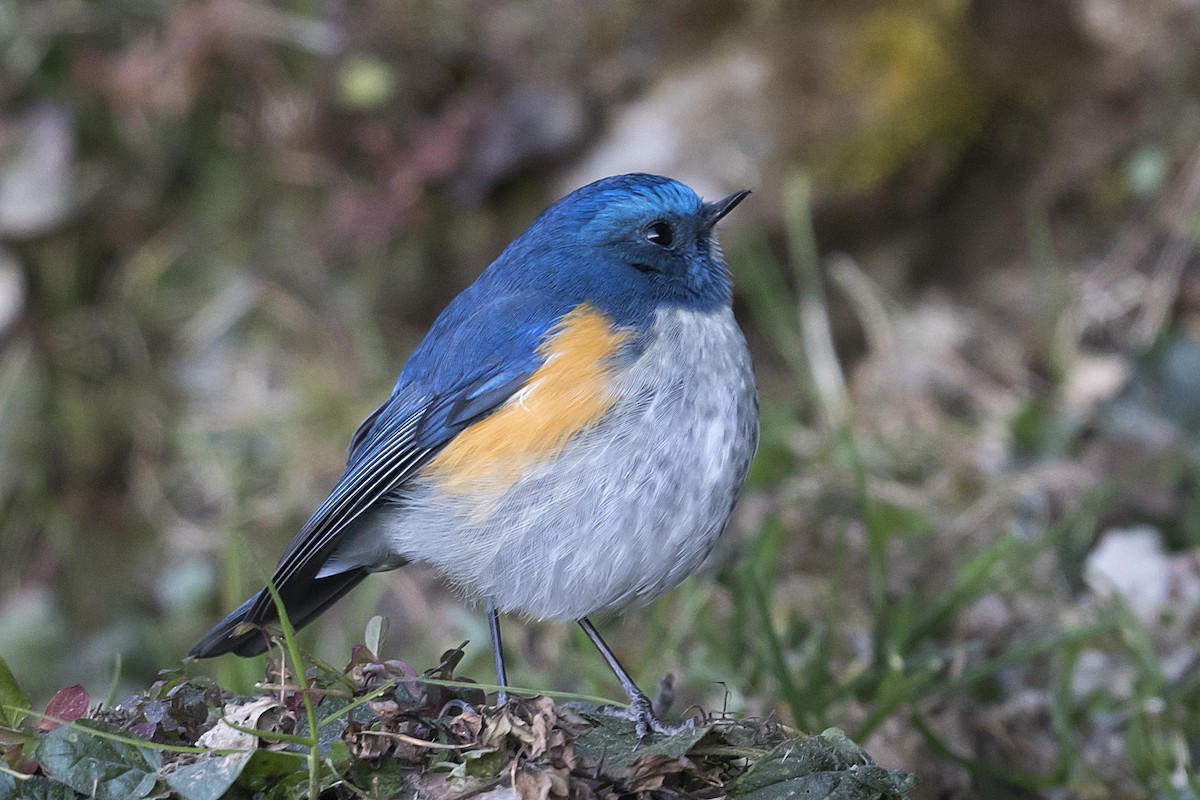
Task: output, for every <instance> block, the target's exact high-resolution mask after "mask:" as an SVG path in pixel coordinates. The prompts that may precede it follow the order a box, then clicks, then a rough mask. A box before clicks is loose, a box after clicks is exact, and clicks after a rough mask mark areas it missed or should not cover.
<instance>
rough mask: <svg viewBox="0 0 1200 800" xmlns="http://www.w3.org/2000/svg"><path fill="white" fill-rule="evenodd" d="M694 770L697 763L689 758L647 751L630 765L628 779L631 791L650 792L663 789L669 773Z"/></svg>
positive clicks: (674, 773)
mask: <svg viewBox="0 0 1200 800" xmlns="http://www.w3.org/2000/svg"><path fill="white" fill-rule="evenodd" d="M694 771H695V765H693V764H692V762H691V761H690V760H688V759H687V758H682V757H675V756H667V755H655V754H650V753H647V754H646V755H642V756H638V757H637V758H636V759H635V760H634V762H633V763H632V764H630V765H629V769H628V771H627V772H626V780H627V781H628V783H629V790H630V791H631V792H649V791H653V790H654V789H661V788H662V785H663V783H665V782H666V780H667V776H669V775H678V774H679V773H681V772H694Z"/></svg>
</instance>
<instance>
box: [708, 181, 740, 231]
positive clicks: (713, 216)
mask: <svg viewBox="0 0 1200 800" xmlns="http://www.w3.org/2000/svg"><path fill="white" fill-rule="evenodd" d="M748 194H750V190H749V189H743V190H742V191H740V192H734V193H733V194H731V195H729V197H726V198H725V199H724V200H718V201H716V202H715V203H705V204H704V207H703V211H702V212H701V214H702V215H703V217H704V227H705V228H711V227H712V226H713V225H716V224H717V222H718V221H719V220H720V219H721V218H722V217H724V216H725V215H726V214H728V213H729V212H730V211H733V209H734V208H735V207H736V206H737V204H738V203H740V202H742V201H743V200H745V199H746V196H747V195H748Z"/></svg>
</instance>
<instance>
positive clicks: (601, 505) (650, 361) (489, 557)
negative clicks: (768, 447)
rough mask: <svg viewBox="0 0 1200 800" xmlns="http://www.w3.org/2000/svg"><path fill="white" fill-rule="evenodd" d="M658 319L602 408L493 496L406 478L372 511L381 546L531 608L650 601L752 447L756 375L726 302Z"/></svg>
mask: <svg viewBox="0 0 1200 800" xmlns="http://www.w3.org/2000/svg"><path fill="white" fill-rule="evenodd" d="M657 327H658V329H659V335H658V337H657V339H656V341H655V343H654V344H652V345H651V346H650V348H649V349H648V350H647V351H646V352H645V354H644V355H643V356H642V357H641V358H640V359H639V360H638V361H637V363H636V364H635V365H634V366H633V367H632V368H631V369H630V370H629V371H628V372H627V373H626V374H624V375H623V376H622V377H621V379H620V382H619V383H618V389H617V402H616V404H615V406H614V408H613V410H612V411H610V412H609V414H608V415H607V416H606V417H605V419H604V420H603V421H602V422H601V423H600V424H599V425H597V426H596V427H595V428H592V429H590V430H588V431H587V432H585V433H582V434H580V435H578V436H576V437H575V438H574V439H573V440H572V441H571V442H569V443H568V445H567V447H566V448H565V449H564V451H563V453H562V455H561V456H560V457H559V458H557V459H555V460H554V461H553V462H552V463H543V464H540V465H538V466H537V467H535V468H533V469H531V470H530V471H528V472H527V473H525V474H524V475H523V476H522V477H521V478H519V479H518V481H517V482H516V483H515V484H514V485H513V487H512V488H511V489H510V490H509V491H508V492H506V493H505V494H504V495H503V496H501V497H500V499H498V500H486V499H481V498H479V497H472V496H469V495H467V496H462V495H460V496H447V495H445V494H443V493H442V492H440V491H439V490H437V489H436V487H434V486H432V485H426V486H423V485H421V484H419V483H417V484H415V485H410V486H409V487H407V489H406V491H405V493H404V496H403V497H402V498H398V501H397V502H396V503H395V504H394V505H393V506H392V507H391V508H390V509H388V510H387V511H385V512H384V513H383V514H381V515H379V517H380V518H377V519H378V522H380V523H383V524H382V525H381V527H383V528H384V530H385V531H386V536H387V539H388V540H389V541H390V545H391V550H392V552H393V553H395V554H396V555H397V556H400V557H402V558H404V559H409V560H412V561H420V562H424V563H427V564H431V565H433V566H434V567H436V568H437V569H438V570H439V571H440V572H442V573H443V574H444V575H445V576H446V577H447V578H448V579H449V580H450V581H451V582H452V583H453V584H455V585H456V586H458V587H459V588H461V589H462V590H463V591H464V593H466V594H467V595H469V596H471V597H473V598H477V599H486V600H489V601H491V602H494V603H495V604H496V606H497V607H498V608H500V609H501V610H503V611H510V612H517V613H520V614H523V615H525V616H528V617H531V618H535V619H560V620H564V619H578V618H580V617H584V616H587V615H589V614H594V613H599V612H603V611H611V610H616V609H619V608H621V607H623V606H627V605H630V604H635V603H645V602H649V601H650V600H653V599H654V598H656V597H658V596H659V595H661V594H662V593H664V592H666V591H667V590H669V589H671V588H673V587H674V586H676V585H677V584H678V583H679V582H680V581H682V580H683V579H684V578H686V577H687V576H688V575H690V574H691V573H692V572H694V571H695V570H696V569H697V568H698V567H699V566H700V563H701V562H702V561H703V560H704V558H705V556H706V555H707V554H708V552H709V551H710V550H711V548H712V546H713V544H714V543H715V541H716V539H717V537H718V536H719V535H720V533H721V530H722V529H723V528H724V526H725V523H726V522H727V520H728V518H729V514H730V511H731V510H732V508H733V504H734V501H735V500H736V498H737V495H738V492H739V491H740V490H741V487H742V483H743V481H744V480H745V476H746V470H747V469H748V467H749V463H750V459H751V458H752V457H753V454H754V449H755V447H756V445H757V433H758V418H757V405H756V396H755V387H754V379H753V373H752V372H751V369H750V362H749V356H748V355H747V353H746V347H745V342H744V340H743V338H742V335H741V332H740V331H739V330H738V329H737V327H736V324H735V323H734V322H733V317H732V314H731V313H730V312H728V311H727V310H725V311H723V312H718V314H716V315H713V316H711V317H706V318H700V317H697V316H696V315H694V314H689V313H688V312H680V311H672V312H661V313H660V317H659V320H658V323H657Z"/></svg>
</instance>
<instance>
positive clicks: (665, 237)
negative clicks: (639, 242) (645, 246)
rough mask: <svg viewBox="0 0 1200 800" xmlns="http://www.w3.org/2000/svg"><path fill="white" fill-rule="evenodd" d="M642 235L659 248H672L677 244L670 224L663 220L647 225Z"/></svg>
mask: <svg viewBox="0 0 1200 800" xmlns="http://www.w3.org/2000/svg"><path fill="white" fill-rule="evenodd" d="M642 235H643V236H645V237H646V241H647V242H649V243H650V244H656V245H658V246H659V247H670V246H671V245H672V244H674V243H675V231H673V230H671V225H670V223H667V222H663V221H662V220H661V219H660V220H658V221H657V222H651V223H650V224H649V225H647V226H646V229H645V230H644V231H642Z"/></svg>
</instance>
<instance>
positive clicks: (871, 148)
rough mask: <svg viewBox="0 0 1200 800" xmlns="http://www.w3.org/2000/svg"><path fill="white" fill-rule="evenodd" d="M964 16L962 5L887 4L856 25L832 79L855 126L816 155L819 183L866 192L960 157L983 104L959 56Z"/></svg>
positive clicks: (948, 1) (947, 0)
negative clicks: (912, 167)
mask: <svg viewBox="0 0 1200 800" xmlns="http://www.w3.org/2000/svg"><path fill="white" fill-rule="evenodd" d="M966 11H967V3H965V2H962V0H933V2H928V1H926V2H909V3H892V4H889V5H888V6H887V7H885V8H880V9H878V10H875V11H872V12H870V13H869V14H868V15H867V16H866V18H865V19H864V20H862V22H861V24H857V25H856V27H855V29H854V32H853V33H852V34H851V38H850V42H849V52H848V54H847V57H846V59H845V61H844V62H843V65H842V67H841V69H840V70H839V72H838V73H837V75H836V80H837V83H838V84H839V89H840V90H841V91H842V92H844V93H845V94H846V95H847V96H848V97H850V98H852V102H853V103H855V104H856V105H857V107H856V110H855V114H856V116H857V120H856V122H857V124H856V125H855V131H854V133H853V134H852V135H850V136H849V137H842V138H839V139H837V140H833V141H830V142H829V144H828V146H827V148H825V149H824V152H822V153H820V157H819V158H818V160H817V162H816V163H817V167H816V171H817V174H818V175H819V176H820V177H821V178H822V179H823V180H825V181H828V182H830V183H831V184H832V185H834V186H836V187H840V188H843V189H846V190H849V191H857V190H866V189H871V188H873V187H876V186H878V185H880V184H881V183H883V182H885V181H886V180H888V179H889V178H891V177H892V176H894V175H895V174H896V173H897V172H899V171H900V170H901V169H902V168H904V167H905V166H907V165H909V164H911V163H913V162H914V161H924V162H930V163H931V165H932V166H934V167H944V166H946V165H949V164H950V163H952V162H953V161H954V160H955V159H956V158H957V157H958V156H959V154H961V153H962V151H963V150H964V149H965V148H966V146H967V145H968V144H969V143H970V142H971V140H972V139H973V138H974V137H975V135H976V134H977V133H978V132H979V130H980V128H981V126H982V123H983V119H984V115H985V113H986V111H987V104H988V103H987V96H988V92H987V91H986V87H983V86H980V85H979V83H978V82H977V81H975V80H974V79H973V78H972V75H971V73H970V71H969V70H968V69H967V68H966V66H965V64H966V59H965V58H963V48H964V42H965V41H966V40H967V39H966V36H965V28H966V19H965V18H966Z"/></svg>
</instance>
